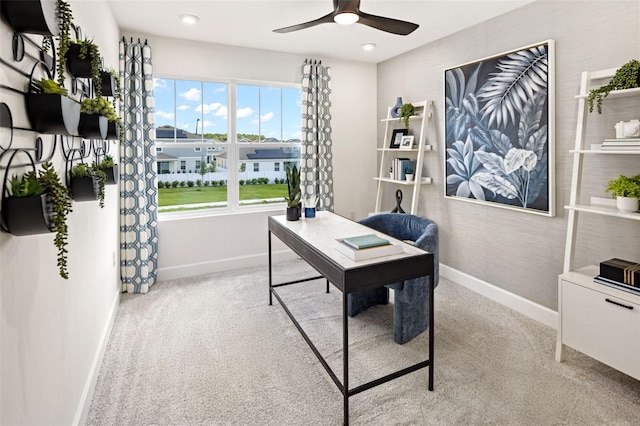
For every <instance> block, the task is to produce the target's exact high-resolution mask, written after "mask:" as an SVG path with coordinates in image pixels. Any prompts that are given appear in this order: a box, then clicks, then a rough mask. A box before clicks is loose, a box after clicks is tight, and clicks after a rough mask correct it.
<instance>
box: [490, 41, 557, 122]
mask: <svg viewBox="0 0 640 426" xmlns="http://www.w3.org/2000/svg"><path fill="white" fill-rule="evenodd" d="M497 68H498V69H499V72H495V73H491V76H490V77H489V78H488V79H487V81H486V83H485V84H484V85H483V86H482V87H481V88H480V90H479V94H478V98H479V99H480V101H484V102H486V103H485V105H484V106H483V108H482V118H483V119H487V120H488V125H489V127H491V126H492V125H493V124H494V123H495V124H496V125H497V126H498V127H500V126H506V125H508V124H509V122H513V123H514V124H515V123H516V120H517V117H516V115H517V114H522V113H523V112H524V110H525V107H526V105H527V104H528V103H529V102H530V99H531V98H533V97H534V96H535V95H536V94H538V93H546V90H547V79H548V76H547V69H548V55H547V51H546V49H545V48H544V47H543V46H536V47H533V48H531V49H528V50H523V51H519V52H515V53H512V54H509V55H507V56H506V58H504V59H501V60H500V61H499V63H498V65H497Z"/></svg>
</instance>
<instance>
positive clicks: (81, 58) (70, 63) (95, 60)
mask: <svg viewBox="0 0 640 426" xmlns="http://www.w3.org/2000/svg"><path fill="white" fill-rule="evenodd" d="M67 68H68V69H69V73H70V74H71V75H72V76H74V77H84V78H86V77H90V78H91V80H92V81H93V90H94V91H95V96H96V97H97V98H99V97H100V96H101V93H102V92H101V89H102V80H101V79H100V49H99V48H98V45H97V44H95V43H94V42H93V41H92V40H86V39H85V40H79V41H76V42H72V43H71V44H70V45H69V51H68V52H67Z"/></svg>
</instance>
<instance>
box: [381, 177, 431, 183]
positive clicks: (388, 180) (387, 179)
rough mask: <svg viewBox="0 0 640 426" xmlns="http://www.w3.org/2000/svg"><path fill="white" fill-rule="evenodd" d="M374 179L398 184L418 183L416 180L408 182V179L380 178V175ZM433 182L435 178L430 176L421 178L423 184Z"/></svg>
mask: <svg viewBox="0 0 640 426" xmlns="http://www.w3.org/2000/svg"><path fill="white" fill-rule="evenodd" d="M373 180H377V181H378V182H387V183H397V184H398V185H413V184H415V183H416V181H415V180H413V181H411V182H408V181H406V180H397V179H390V178H380V177H374V178H373ZM431 183H433V179H431V178H430V177H424V176H423V177H422V178H421V179H420V184H421V185H430V184H431Z"/></svg>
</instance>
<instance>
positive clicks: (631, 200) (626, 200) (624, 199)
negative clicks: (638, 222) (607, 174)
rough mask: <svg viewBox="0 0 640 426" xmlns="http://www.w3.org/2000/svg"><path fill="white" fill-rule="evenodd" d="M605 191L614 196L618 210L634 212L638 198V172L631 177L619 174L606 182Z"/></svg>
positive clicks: (639, 177)
mask: <svg viewBox="0 0 640 426" xmlns="http://www.w3.org/2000/svg"><path fill="white" fill-rule="evenodd" d="M606 191H607V192H608V193H610V194H611V195H613V196H614V197H616V206H617V207H618V210H622V211H625V212H635V211H636V210H638V198H640V174H639V175H636V176H633V177H628V176H624V175H620V176H618V178H616V179H613V180H610V181H609V182H608V184H607V189H606Z"/></svg>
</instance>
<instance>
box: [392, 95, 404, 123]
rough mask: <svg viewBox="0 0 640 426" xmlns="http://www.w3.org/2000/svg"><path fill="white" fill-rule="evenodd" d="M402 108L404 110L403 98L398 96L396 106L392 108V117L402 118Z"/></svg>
mask: <svg viewBox="0 0 640 426" xmlns="http://www.w3.org/2000/svg"><path fill="white" fill-rule="evenodd" d="M400 108H402V98H401V97H399V96H398V99H396V104H395V105H394V106H392V107H391V117H393V118H398V117H400Z"/></svg>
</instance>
